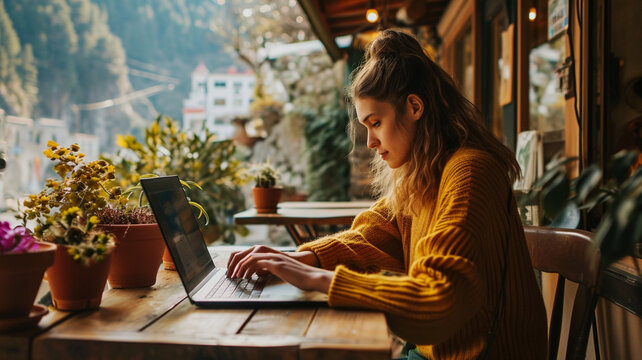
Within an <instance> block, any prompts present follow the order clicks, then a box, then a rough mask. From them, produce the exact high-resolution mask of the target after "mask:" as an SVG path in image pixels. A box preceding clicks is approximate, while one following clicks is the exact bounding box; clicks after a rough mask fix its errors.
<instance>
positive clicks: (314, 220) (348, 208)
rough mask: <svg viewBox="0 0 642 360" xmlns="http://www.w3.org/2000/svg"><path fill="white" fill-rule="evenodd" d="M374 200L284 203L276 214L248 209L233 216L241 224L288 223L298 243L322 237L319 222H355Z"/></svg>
mask: <svg viewBox="0 0 642 360" xmlns="http://www.w3.org/2000/svg"><path fill="white" fill-rule="evenodd" d="M372 204H373V202H372V201H300V202H295V201H293V202H283V203H279V207H278V209H277V212H276V213H275V214H259V213H257V212H256V209H249V210H245V211H243V212H240V213H238V214H235V215H234V223H235V224H239V225H285V227H286V228H287V230H288V233H290V236H291V237H292V239H293V240H294V241H295V243H296V244H297V245H300V244H302V243H304V242H306V241H309V240H311V239H314V238H316V237H318V236H319V234H318V231H317V227H316V226H317V225H344V226H349V225H351V224H352V220H354V218H355V216H357V215H358V214H359V213H360V212H362V211H364V210H366V209H368V208H369V207H370V206H372Z"/></svg>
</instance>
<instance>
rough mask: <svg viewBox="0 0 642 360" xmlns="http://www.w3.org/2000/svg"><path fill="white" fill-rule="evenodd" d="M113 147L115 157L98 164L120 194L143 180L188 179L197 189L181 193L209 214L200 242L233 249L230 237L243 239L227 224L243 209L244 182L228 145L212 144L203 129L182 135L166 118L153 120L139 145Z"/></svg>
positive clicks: (132, 141) (124, 142) (122, 141)
mask: <svg viewBox="0 0 642 360" xmlns="http://www.w3.org/2000/svg"><path fill="white" fill-rule="evenodd" d="M116 144H117V145H118V146H119V147H120V149H119V150H118V152H117V153H116V154H115V155H113V156H112V155H103V159H104V160H107V161H109V162H110V163H111V164H113V165H114V167H115V172H116V173H117V175H118V179H119V186H120V187H121V188H128V187H131V186H134V185H135V184H137V183H138V181H139V180H140V177H141V176H143V174H158V175H178V177H179V178H181V179H194V180H196V181H198V183H199V184H200V186H201V188H200V189H194V188H193V187H192V188H186V189H185V193H186V195H187V196H188V197H189V198H190V199H191V200H192V201H194V202H195V203H198V204H202V205H203V210H204V211H205V212H207V213H208V214H209V219H210V221H209V224H208V225H207V226H204V228H203V231H204V233H205V238H206V240H207V241H208V242H214V241H217V240H220V241H223V242H226V243H234V241H235V236H234V233H235V232H236V233H239V234H241V235H247V233H248V230H247V228H245V227H243V226H239V225H233V224H230V223H229V222H228V219H229V218H231V216H232V215H233V214H234V213H236V212H238V211H240V210H242V209H243V208H244V206H245V202H244V198H243V194H242V192H241V186H242V185H243V184H245V183H246V182H247V181H248V180H249V179H248V178H247V176H245V175H244V174H245V169H244V168H243V166H242V163H241V161H240V160H238V159H237V158H236V155H235V153H236V148H235V146H234V144H233V143H232V141H231V140H223V141H217V140H216V135H215V134H214V133H212V132H210V131H209V130H208V129H202V132H201V133H199V134H197V133H193V134H188V133H186V132H184V131H182V130H181V129H180V128H179V126H178V124H177V123H176V122H174V121H173V120H172V119H170V118H169V117H166V116H159V117H157V118H156V120H155V121H154V122H153V123H152V124H151V125H150V126H149V128H147V129H146V130H145V138H144V140H143V141H142V142H141V141H138V140H137V139H136V138H135V137H133V136H131V135H127V136H120V135H119V136H118V137H117V140H116ZM195 211H199V212H200V210H195Z"/></svg>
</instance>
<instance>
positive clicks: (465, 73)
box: [455, 27, 473, 101]
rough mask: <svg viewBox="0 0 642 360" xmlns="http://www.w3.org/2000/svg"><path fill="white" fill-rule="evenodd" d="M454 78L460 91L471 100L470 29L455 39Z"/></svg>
mask: <svg viewBox="0 0 642 360" xmlns="http://www.w3.org/2000/svg"><path fill="white" fill-rule="evenodd" d="M455 79H456V80H457V83H458V84H459V86H460V88H461V90H462V92H463V93H464V95H465V96H466V97H467V98H468V100H470V101H473V98H472V96H473V49H472V29H471V27H468V29H467V30H465V31H464V33H463V34H462V35H461V37H460V38H459V39H457V40H456V41H455Z"/></svg>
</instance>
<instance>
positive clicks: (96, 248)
mask: <svg viewBox="0 0 642 360" xmlns="http://www.w3.org/2000/svg"><path fill="white" fill-rule="evenodd" d="M54 218H55V219H54ZM98 222H99V221H98V218H97V217H96V216H92V217H90V218H86V217H85V216H84V214H83V212H82V211H81V210H80V208H79V207H77V206H72V207H70V208H68V209H67V210H64V211H63V212H61V213H60V214H59V216H56V217H49V218H48V220H47V222H45V223H44V224H39V225H36V227H35V229H34V235H35V236H36V237H38V238H40V239H42V240H45V241H48V242H52V243H54V244H59V245H65V246H67V252H68V253H69V255H70V256H71V257H72V258H73V259H74V261H77V262H78V263H80V264H83V265H88V264H90V263H91V262H101V261H102V260H103V257H104V256H105V254H107V253H109V252H110V251H111V249H113V248H114V246H115V242H114V236H113V235H112V234H109V233H105V232H102V231H100V230H98V229H97V228H96V225H97V224H98Z"/></svg>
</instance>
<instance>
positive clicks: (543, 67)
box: [528, 36, 566, 162]
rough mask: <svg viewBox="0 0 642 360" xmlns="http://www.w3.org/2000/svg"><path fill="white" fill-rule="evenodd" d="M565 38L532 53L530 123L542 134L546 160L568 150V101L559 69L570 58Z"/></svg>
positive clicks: (531, 128)
mask: <svg viewBox="0 0 642 360" xmlns="http://www.w3.org/2000/svg"><path fill="white" fill-rule="evenodd" d="M565 39H566V38H565V37H563V36H561V37H558V38H556V39H554V40H551V41H549V42H546V43H544V44H542V45H540V46H538V47H535V48H533V50H531V52H530V56H529V72H528V78H529V95H528V96H529V115H530V118H529V125H528V128H529V129H530V130H537V131H539V132H540V133H541V134H542V140H543V146H544V161H545V162H547V161H548V160H549V159H550V158H551V157H552V156H553V155H554V154H555V153H557V152H559V151H563V150H564V128H565V122H566V111H565V107H566V101H565V99H564V94H563V93H562V92H561V91H560V89H559V78H558V76H557V74H556V72H555V69H556V68H558V67H560V65H561V64H562V63H563V62H564V59H565V57H566V54H565V52H566V51H565V46H566V44H565Z"/></svg>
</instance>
